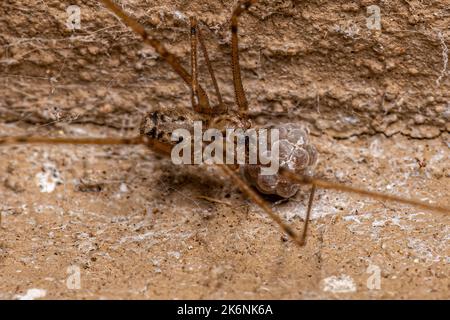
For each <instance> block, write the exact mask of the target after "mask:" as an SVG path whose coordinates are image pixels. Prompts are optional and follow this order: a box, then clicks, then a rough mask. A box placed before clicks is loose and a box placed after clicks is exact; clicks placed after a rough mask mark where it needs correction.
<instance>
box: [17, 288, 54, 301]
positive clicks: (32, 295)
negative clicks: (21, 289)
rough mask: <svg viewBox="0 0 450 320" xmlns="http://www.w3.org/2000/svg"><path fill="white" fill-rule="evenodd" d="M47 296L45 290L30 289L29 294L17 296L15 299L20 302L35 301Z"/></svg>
mask: <svg viewBox="0 0 450 320" xmlns="http://www.w3.org/2000/svg"><path fill="white" fill-rule="evenodd" d="M46 295H47V291H46V290H44V289H36V288H33V289H28V290H27V293H25V294H24V295H19V294H18V295H16V296H15V299H18V300H34V299H40V298H44V297H45V296H46Z"/></svg>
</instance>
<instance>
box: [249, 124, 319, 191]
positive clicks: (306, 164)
mask: <svg viewBox="0 0 450 320" xmlns="http://www.w3.org/2000/svg"><path fill="white" fill-rule="evenodd" d="M273 128H276V129H278V130H279V140H278V144H279V166H280V168H285V169H288V170H290V171H292V172H294V173H297V174H300V175H310V174H311V173H312V169H313V168H314V166H315V164H316V162H317V151H316V149H315V148H314V146H313V145H311V144H310V142H309V131H308V130H307V128H305V127H303V126H300V125H296V124H293V123H288V124H283V125H282V126H281V125H280V126H275V127H273ZM274 143H277V142H274ZM241 170H242V173H243V175H244V177H245V178H246V179H247V181H248V182H249V183H251V184H252V185H253V186H255V187H256V188H257V189H258V190H259V191H260V192H261V193H264V194H274V195H278V196H281V197H283V198H290V197H292V196H293V195H295V194H296V193H297V191H298V190H299V188H300V185H299V184H296V183H293V182H292V181H290V180H289V179H288V178H286V177H284V176H282V175H280V174H278V173H277V174H274V175H262V174H261V165H245V166H242V167H241Z"/></svg>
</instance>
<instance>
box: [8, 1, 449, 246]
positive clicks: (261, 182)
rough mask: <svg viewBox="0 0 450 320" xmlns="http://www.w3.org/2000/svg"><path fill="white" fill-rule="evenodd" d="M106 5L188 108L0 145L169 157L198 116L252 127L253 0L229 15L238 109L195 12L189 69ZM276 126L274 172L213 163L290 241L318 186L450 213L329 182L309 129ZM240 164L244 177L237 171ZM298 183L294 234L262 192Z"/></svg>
mask: <svg viewBox="0 0 450 320" xmlns="http://www.w3.org/2000/svg"><path fill="white" fill-rule="evenodd" d="M100 2H102V3H103V4H104V5H105V6H106V7H107V8H108V9H109V10H111V11H112V12H113V13H114V14H115V15H117V16H118V17H119V18H120V19H121V20H122V21H123V22H124V23H125V24H126V25H127V26H128V27H130V28H131V29H132V30H133V31H134V32H136V33H137V34H139V35H140V36H141V37H142V41H143V42H144V43H146V44H148V45H150V46H152V47H153V48H154V50H155V51H156V52H157V53H158V54H159V55H160V56H161V57H162V58H163V59H164V60H165V62H166V63H167V64H168V65H169V66H170V67H171V68H172V69H173V70H174V71H175V72H176V73H177V74H178V75H179V76H180V78H181V79H182V80H183V81H184V82H185V83H186V84H187V85H188V86H189V87H190V91H191V105H192V109H185V110H179V109H174V108H167V107H164V108H159V109H154V110H153V111H152V112H151V113H150V114H148V115H146V116H145V117H144V118H143V120H142V122H141V127H140V135H138V136H136V137H134V138H65V137H61V138H59V137H55V138H48V137H36V136H21V137H4V138H0V144H23V143H46V144H94V145H144V146H146V147H148V148H149V149H150V150H152V151H154V152H157V153H159V154H162V155H166V156H170V154H171V151H172V149H173V147H174V146H176V145H177V144H178V143H179V142H180V141H173V140H172V139H171V136H172V133H173V131H174V130H176V129H179V128H188V129H190V130H191V129H192V123H193V121H195V120H200V121H202V122H203V123H205V124H206V127H208V128H217V129H219V130H221V131H224V130H226V129H227V128H233V127H235V128H242V129H248V128H251V127H252V124H251V121H250V119H249V117H248V109H249V105H248V101H247V98H246V94H245V91H244V87H243V84H242V78H241V70H240V65H239V43H238V19H239V17H240V16H241V15H242V14H243V13H244V12H246V11H247V10H248V9H249V8H250V7H251V6H252V5H253V4H255V3H256V2H257V0H241V1H239V2H238V4H237V6H236V7H235V9H234V10H233V14H232V17H231V24H230V25H231V27H230V28H231V49H232V51H231V52H232V53H231V64H232V74H233V85H234V92H235V102H236V106H237V110H236V111H235V110H234V109H233V108H229V107H228V106H226V105H225V104H224V102H223V99H222V96H221V93H220V89H219V86H218V83H217V80H216V77H215V74H214V70H213V68H212V65H211V62H210V59H209V55H208V51H207V48H206V46H205V43H204V40H203V37H202V33H201V30H200V28H199V24H198V21H197V19H196V18H195V17H191V18H190V44H191V55H190V65H191V73H189V72H188V71H187V70H186V69H185V68H184V67H183V66H182V65H181V63H180V61H179V60H178V58H177V57H176V56H175V55H173V54H172V53H170V52H169V51H168V50H167V49H166V48H165V46H164V45H163V44H162V43H161V42H160V41H158V40H156V39H154V38H152V37H151V36H150V35H149V34H148V33H147V31H146V30H145V28H144V27H143V26H142V25H141V24H140V23H139V22H138V21H136V20H135V19H133V18H131V17H130V16H128V15H127V14H126V13H125V12H124V11H123V10H122V9H121V8H120V7H119V6H118V5H116V4H115V3H114V2H113V1H111V0H100ZM198 47H200V49H201V51H202V54H203V56H204V60H205V63H206V65H207V69H208V72H209V75H210V77H211V80H212V83H213V86H214V90H215V94H216V96H217V101H218V104H217V105H216V106H212V105H211V103H210V100H209V97H208V94H207V92H206V91H205V90H204V89H203V87H202V86H201V85H200V84H199V81H198ZM277 129H279V130H280V132H281V133H280V141H281V142H282V143H283V145H282V148H281V154H280V160H281V167H280V170H279V171H278V173H277V174H275V175H269V176H265V175H261V168H262V165H261V164H256V165H250V164H248V165H247V164H245V165H241V166H238V165H225V164H215V165H216V166H217V167H219V168H220V169H221V170H222V172H223V173H224V174H225V175H226V176H228V177H229V178H230V179H231V180H232V181H233V182H234V183H235V184H236V185H237V186H238V187H239V188H240V189H241V190H242V192H243V193H244V194H245V195H246V196H247V197H248V198H249V199H251V200H252V201H254V202H255V203H256V204H257V205H258V206H259V207H260V208H261V209H262V210H264V211H265V212H266V213H267V214H268V216H269V217H270V218H271V219H273V221H274V222H275V223H277V224H278V225H279V226H280V228H281V229H282V231H283V232H285V233H286V234H287V235H288V236H289V237H290V238H291V239H292V240H293V241H294V242H295V243H297V244H298V245H300V246H303V245H305V243H306V235H307V229H308V222H309V218H310V214H311V209H312V206H313V202H314V195H315V192H316V189H317V188H323V189H335V190H340V191H345V192H351V193H356V194H360V195H363V196H368V197H372V198H375V199H379V200H389V201H396V202H400V203H405V204H410V205H414V206H418V207H421V208H425V209H429V210H433V211H439V212H443V213H449V212H450V209H449V208H446V207H438V206H434V205H431V204H427V203H424V202H420V201H416V200H412V199H404V198H400V197H396V196H392V195H386V194H381V193H377V192H371V191H367V190H363V189H358V188H354V187H350V186H346V185H342V184H338V183H334V182H330V181H325V180H322V179H319V178H316V177H314V176H313V175H312V169H313V167H314V165H315V163H316V161H317V151H316V149H315V148H314V146H312V145H311V144H310V142H309V140H308V131H307V130H306V129H304V128H303V127H299V126H298V125H296V124H283V125H282V126H279V127H277ZM238 169H240V171H241V173H242V175H243V178H241V176H240V175H239V174H238V172H237V170H238ZM301 184H306V185H310V186H311V189H310V194H309V200H308V206H307V209H306V216H305V221H304V224H303V230H302V232H301V234H300V235H298V234H297V233H296V232H294V230H293V229H292V228H291V227H290V226H289V225H287V224H286V223H285V222H284V221H283V220H282V219H281V218H280V217H279V216H278V215H277V214H275V212H273V210H272V209H271V207H270V206H269V205H268V202H267V200H265V198H263V197H262V195H261V193H262V194H272V195H276V196H281V197H283V198H290V197H292V196H293V195H295V194H296V193H297V191H298V190H299V186H300V185H301Z"/></svg>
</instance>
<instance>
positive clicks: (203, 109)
mask: <svg viewBox="0 0 450 320" xmlns="http://www.w3.org/2000/svg"><path fill="white" fill-rule="evenodd" d="M99 1H100V2H102V3H103V4H104V5H105V6H106V7H107V8H108V9H109V10H111V11H112V12H113V13H114V14H116V15H117V16H118V17H119V18H120V19H121V20H122V21H123V22H124V23H125V24H126V25H127V26H128V27H130V28H131V29H132V30H133V31H134V32H136V33H137V34H139V35H140V36H141V37H142V40H143V41H144V42H145V43H147V44H149V45H151V46H152V47H153V48H154V49H155V51H156V52H157V53H158V54H159V55H160V56H161V57H162V58H163V59H164V60H165V61H166V62H167V63H168V64H169V65H170V66H171V67H172V69H173V70H174V71H175V72H176V73H177V74H178V75H179V76H180V77H181V79H183V81H184V82H185V83H186V84H187V85H188V86H189V87H191V85H192V77H191V75H190V74H189V73H188V72H187V71H186V69H185V68H184V67H183V66H182V65H181V64H180V62H179V60H178V59H177V57H176V56H175V55H174V54H172V53H170V52H169V51H168V50H167V49H166V48H165V47H164V45H163V44H162V43H161V42H160V41H158V40H157V39H154V38H151V37H150V35H149V34H148V33H147V31H146V30H145V28H144V26H143V25H142V24H140V23H139V22H137V21H136V20H135V19H133V18H131V17H130V16H128V15H127V14H126V13H125V12H124V11H123V10H122V9H121V8H120V7H119V6H118V5H116V4H115V3H114V2H113V1H111V0H99ZM196 111H197V112H200V113H212V112H213V109H212V108H211V106H210V104H209V99H208V96H207V94H206V92H205V90H203V88H202V87H201V86H198V105H197V109H196Z"/></svg>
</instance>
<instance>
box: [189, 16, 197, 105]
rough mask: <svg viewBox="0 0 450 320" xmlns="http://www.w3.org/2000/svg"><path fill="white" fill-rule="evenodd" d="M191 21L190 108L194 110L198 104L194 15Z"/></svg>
mask: <svg viewBox="0 0 450 320" xmlns="http://www.w3.org/2000/svg"><path fill="white" fill-rule="evenodd" d="M190 22H191V33H190V38H191V39H190V40H191V73H192V82H191V101H192V108H193V109H194V110H195V109H196V108H197V105H198V101H199V98H198V56H197V40H198V33H197V19H196V18H195V17H191V18H190Z"/></svg>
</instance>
